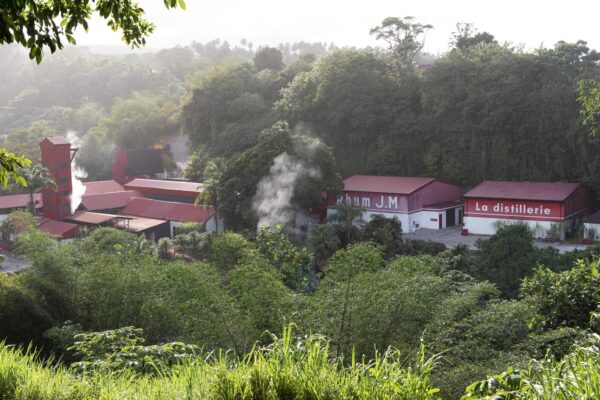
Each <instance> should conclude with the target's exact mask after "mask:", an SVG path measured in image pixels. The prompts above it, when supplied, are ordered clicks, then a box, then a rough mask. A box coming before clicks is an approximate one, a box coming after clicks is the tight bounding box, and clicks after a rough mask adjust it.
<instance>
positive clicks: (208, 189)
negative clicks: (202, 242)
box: [194, 157, 225, 235]
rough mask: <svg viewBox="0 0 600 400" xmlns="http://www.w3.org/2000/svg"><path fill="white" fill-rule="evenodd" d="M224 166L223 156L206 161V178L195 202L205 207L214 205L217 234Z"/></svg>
mask: <svg viewBox="0 0 600 400" xmlns="http://www.w3.org/2000/svg"><path fill="white" fill-rule="evenodd" d="M224 168H225V159H224V158H222V157H217V158H213V159H212V160H210V161H209V162H207V163H206V168H205V169H204V176H205V177H206V180H205V181H204V182H203V183H202V186H201V187H199V188H200V189H201V192H200V194H199V195H198V197H196V201H195V202H194V204H198V203H202V205H203V206H204V207H207V206H212V207H213V209H214V210H215V233H216V234H217V235H218V234H219V214H218V212H219V186H220V184H221V176H222V174H223V169H224Z"/></svg>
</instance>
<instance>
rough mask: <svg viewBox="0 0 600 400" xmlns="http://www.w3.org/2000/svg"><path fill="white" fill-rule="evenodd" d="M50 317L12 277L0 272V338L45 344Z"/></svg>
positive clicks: (13, 341)
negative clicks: (45, 332) (44, 334)
mask: <svg viewBox="0 0 600 400" xmlns="http://www.w3.org/2000/svg"><path fill="white" fill-rule="evenodd" d="M53 324H54V321H53V320H52V317H51V316H50V315H49V314H48V313H47V312H46V310H44V308H43V307H42V306H41V305H40V304H38V302H37V301H36V299H35V298H34V297H32V296H31V294H30V293H28V292H27V291H26V290H25V289H24V288H23V287H22V286H21V285H20V284H19V281H18V280H17V279H16V278H15V277H12V276H6V275H4V274H2V273H0V341H2V340H6V341H7V342H8V343H29V342H33V343H35V344H37V345H42V344H44V343H45V338H44V336H43V332H44V331H46V330H47V329H48V328H50V327H51V326H52V325H53Z"/></svg>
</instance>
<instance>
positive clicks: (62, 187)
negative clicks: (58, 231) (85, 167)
mask: <svg viewBox="0 0 600 400" xmlns="http://www.w3.org/2000/svg"><path fill="white" fill-rule="evenodd" d="M40 150H41V153H42V165H43V166H44V167H46V168H48V171H49V172H50V175H51V176H52V177H53V178H54V181H55V182H56V186H57V190H54V188H52V187H46V188H44V189H43V190H42V201H43V204H44V217H46V218H52V219H62V218H64V217H67V216H69V215H70V214H71V193H72V191H73V183H72V180H71V179H72V177H71V143H70V142H69V141H68V140H67V139H65V138H63V137H47V138H45V139H44V140H42V142H41V143H40Z"/></svg>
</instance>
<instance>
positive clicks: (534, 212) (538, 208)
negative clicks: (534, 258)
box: [464, 181, 593, 239]
mask: <svg viewBox="0 0 600 400" xmlns="http://www.w3.org/2000/svg"><path fill="white" fill-rule="evenodd" d="M464 199H465V218H464V228H465V230H466V231H467V232H468V233H469V234H471V233H472V234H479V235H493V234H494V233H496V230H497V228H498V227H499V226H501V225H502V224H504V223H515V222H521V223H525V224H527V225H529V227H530V228H531V230H532V231H533V233H534V235H535V236H536V237H539V238H545V237H549V236H551V232H553V233H552V236H554V235H555V234H556V232H558V233H559V235H558V236H560V238H561V239H564V238H565V237H568V236H570V235H571V234H573V233H574V232H576V230H577V229H578V228H579V226H580V225H581V224H582V219H583V217H584V216H585V215H586V214H587V213H588V212H589V211H590V210H591V208H592V202H593V200H592V196H591V194H590V192H589V191H588V190H587V189H586V188H585V187H584V186H583V185H582V184H580V183H547V182H506V181H483V182H482V183H480V184H479V185H477V186H476V187H475V188H473V189H471V190H470V191H468V192H467V193H465V194H464Z"/></svg>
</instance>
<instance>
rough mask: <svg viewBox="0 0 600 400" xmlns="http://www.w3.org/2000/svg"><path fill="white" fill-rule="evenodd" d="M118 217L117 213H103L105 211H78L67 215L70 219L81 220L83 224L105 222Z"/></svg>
mask: <svg viewBox="0 0 600 400" xmlns="http://www.w3.org/2000/svg"><path fill="white" fill-rule="evenodd" d="M115 218H117V216H116V215H113V214H103V213H95V212H89V211H77V212H76V213H75V214H73V215H71V216H70V217H67V218H66V219H68V220H69V221H75V222H80V223H83V224H93V225H98V224H104V223H106V222H109V221H111V220H113V219H115Z"/></svg>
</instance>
